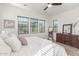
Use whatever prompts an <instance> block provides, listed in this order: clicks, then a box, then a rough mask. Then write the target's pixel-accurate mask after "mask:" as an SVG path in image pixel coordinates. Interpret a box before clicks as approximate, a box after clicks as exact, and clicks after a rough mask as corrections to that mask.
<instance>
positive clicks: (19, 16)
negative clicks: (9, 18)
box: [17, 16, 29, 34]
mask: <svg viewBox="0 0 79 59" xmlns="http://www.w3.org/2000/svg"><path fill="white" fill-rule="evenodd" d="M18 17H19V18H26V19H28V22H26V23H28V33H19V22H20V21H19V18H18ZM17 19H18V34H29V17H25V16H17ZM26 28H27V25H26ZM26 31H27V30H26Z"/></svg>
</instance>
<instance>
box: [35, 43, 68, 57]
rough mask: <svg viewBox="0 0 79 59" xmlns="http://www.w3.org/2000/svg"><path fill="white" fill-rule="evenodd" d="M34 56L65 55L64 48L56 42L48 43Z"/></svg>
mask: <svg viewBox="0 0 79 59" xmlns="http://www.w3.org/2000/svg"><path fill="white" fill-rule="evenodd" d="M35 56H67V54H66V52H65V49H64V48H63V47H61V46H60V45H57V44H53V45H52V44H50V45H48V46H46V47H44V48H42V49H41V50H39V51H38V52H37V53H36V55H35Z"/></svg>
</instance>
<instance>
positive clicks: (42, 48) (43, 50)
mask: <svg viewBox="0 0 79 59" xmlns="http://www.w3.org/2000/svg"><path fill="white" fill-rule="evenodd" d="M26 39H27V42H28V45H27V46H22V47H21V49H20V50H19V51H17V52H12V53H11V55H12V56H14V55H15V56H66V55H67V54H66V52H65V49H64V48H63V47H62V46H60V45H57V44H55V43H52V42H51V41H48V40H46V39H42V38H38V37H27V38H26Z"/></svg>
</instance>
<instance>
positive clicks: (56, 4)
mask: <svg viewBox="0 0 79 59" xmlns="http://www.w3.org/2000/svg"><path fill="white" fill-rule="evenodd" d="M52 5H54V6H58V5H62V3H52Z"/></svg>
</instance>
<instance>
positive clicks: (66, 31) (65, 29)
mask: <svg viewBox="0 0 79 59" xmlns="http://www.w3.org/2000/svg"><path fill="white" fill-rule="evenodd" d="M62 32H63V34H72V24H63V31H62Z"/></svg>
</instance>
